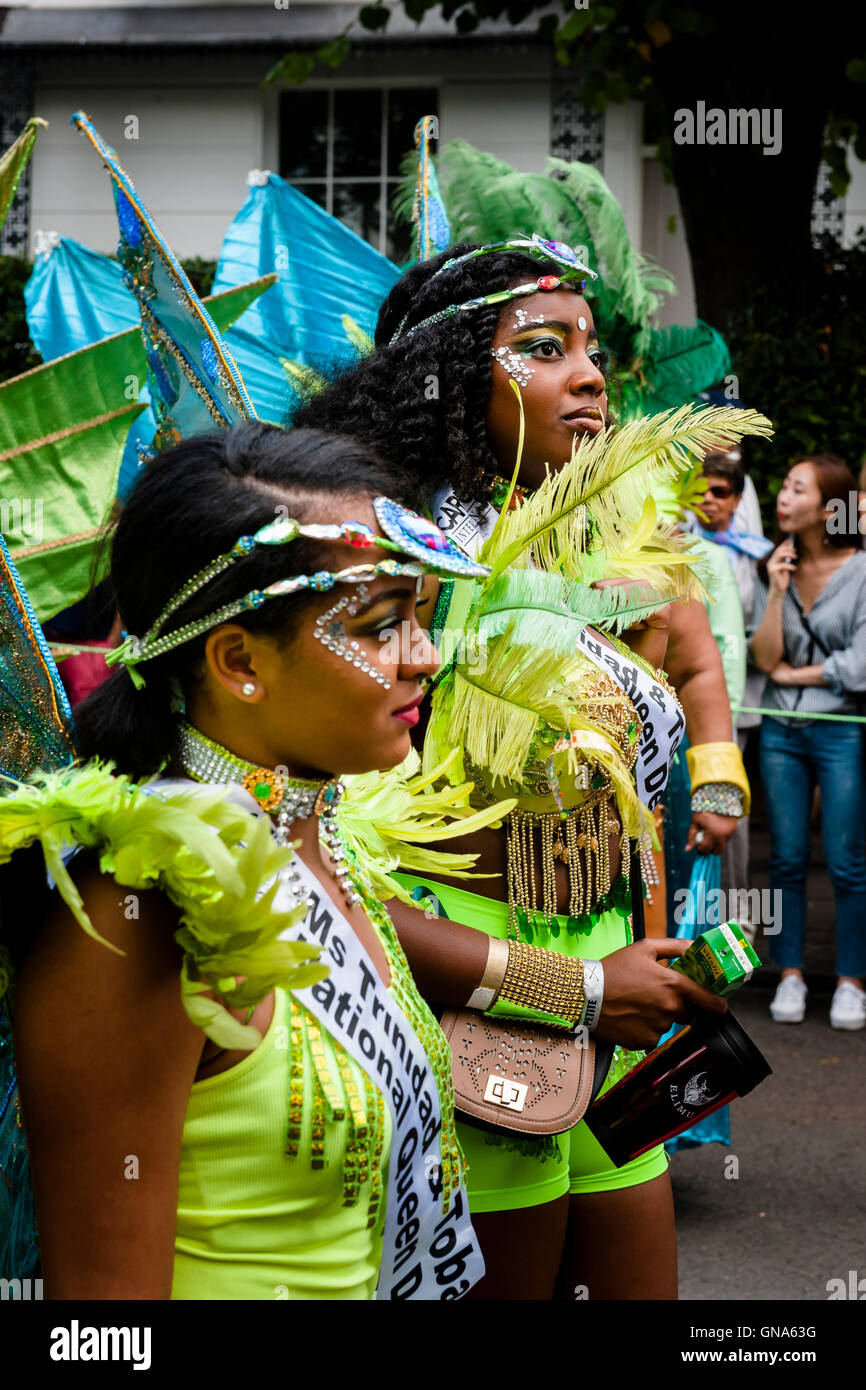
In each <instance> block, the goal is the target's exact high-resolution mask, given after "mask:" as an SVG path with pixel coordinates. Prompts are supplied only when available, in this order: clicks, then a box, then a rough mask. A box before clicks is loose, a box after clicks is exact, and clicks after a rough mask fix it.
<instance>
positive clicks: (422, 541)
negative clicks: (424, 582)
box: [373, 497, 490, 579]
mask: <svg viewBox="0 0 866 1390" xmlns="http://www.w3.org/2000/svg"><path fill="white" fill-rule="evenodd" d="M373 510H374V511H375V513H376V520H377V521H378V522H379V525H380V526H381V528H382V530H383V532H384V533H385V535H386V536H387V537H388V540H390V541H393V542H394V543H395V544H396V545H398V546H399V547H400V549H401V550H402V551H403V553H404V554H406V555H408V556H410V558H411V559H413V560H421V561H422V562H423V564H424V568H425V570H426V571H428V572H429V573H431V574H444V575H458V576H460V577H463V576H466V577H469V578H478V579H480V578H483V577H484V576H485V575H487V574H489V573H490V570H489V568H488V566H487V565H479V564H478V563H477V562H476V561H475V560H472V559H470V557H469V556H468V555H467V554H465V552H464V551H462V550H461V549H460V547H459V545H456V544H455V543H454V541H452V540H450V539H449V538H448V536H446V535H445V533H444V531H440V530H439V527H438V526H436V525H435V523H434V522H432V521H428V520H427V519H426V517H423V516H418V514H417V513H416V512H410V511H409V510H408V508H407V507H401V506H400V504H399V502H392V501H391V499H390V497H376V498H374V500H373Z"/></svg>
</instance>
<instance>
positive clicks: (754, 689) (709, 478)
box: [696, 448, 773, 929]
mask: <svg viewBox="0 0 866 1390" xmlns="http://www.w3.org/2000/svg"><path fill="white" fill-rule="evenodd" d="M703 472H704V482H705V490H704V496H703V500H702V502H701V504H700V505H701V511H702V513H703V518H704V519H703V525H698V526H697V527H696V530H697V531H698V532H699V534H700V535H702V536H703V537H704V539H705V540H708V541H712V542H714V543H715V544H716V545H719V546H722V547H723V548H724V551H725V554H726V555H727V557H728V559H729V561H730V563H731V568H732V570H733V572H734V578H735V579H736V581H737V588H738V589H739V591H740V601H741V602H742V605H743V622H744V625H745V629H746V638H747V639H748V638H749V637H750V636H751V634H752V614H753V610H754V605H755V575H756V571H757V566H758V561H759V560H761V559H763V557H764V555H766V554H768V553H769V551H771V550H772V549H773V543H772V541H768V540H766V539H765V538H764V537H763V536H759V535H754V534H752V533H751V532H748V531H744V530H741V529H740V528H739V527H738V525H737V522H736V521H735V519H734V518H735V513H736V511H737V508H738V506H739V504H740V501H741V499H742V496H743V489H744V487H745V472H744V470H743V464H742V459H741V453H740V450H739V448H735V449H732V450H731V452H730V453H728V454H708V455H707V457H706V458H705V459H704V465H703ZM765 681H766V676H765V675H764V674H763V672H761V671H756V670H755V669H754V667H751V666H750V667H748V668H747V673H746V688H745V692H744V694H743V704H744V705H745V706H746V708H755V707H756V706H759V705H760V703H761V696H762V694H763V690H764V684H765ZM734 722H735V726H736V735H737V742H738V744H739V746H740V752H744V751H745V747H746V741H747V739H748V733H749V729H751V728H754V727H756V726H757V725H758V724H760V722H761V716H760V715H759V714H739V715H737V714H735V715H734ZM722 887H723V888H724V889H726V890H730V889H732V888H748V887H749V819H748V816H743V817H742V818H741V820H740V821H739V822H738V824H737V829H736V831H735V832H734V835H733V836H732V838H731V839H730V840H729V841H728V844H727V846H726V848H725V850H724V851H723V853H722ZM742 925H743V927H744V928H746V929H748V927H749V925H750V924H749V923H742Z"/></svg>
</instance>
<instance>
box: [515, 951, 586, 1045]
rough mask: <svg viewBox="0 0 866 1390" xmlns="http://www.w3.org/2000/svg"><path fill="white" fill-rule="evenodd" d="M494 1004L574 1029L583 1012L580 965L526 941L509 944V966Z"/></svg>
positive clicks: (573, 959) (584, 998) (584, 996)
mask: <svg viewBox="0 0 866 1390" xmlns="http://www.w3.org/2000/svg"><path fill="white" fill-rule="evenodd" d="M496 1002H497V1003H498V1004H500V1005H509V1004H511V1005H514V1006H516V1007H517V1008H521V1009H534V1010H537V1011H539V1012H541V1013H545V1014H550V1015H552V1021H555V1020H557V1019H564V1020H565V1021H566V1023H567V1025H568V1026H569V1027H576V1026H577V1025H578V1024H579V1023H581V1022H582V1020H583V1015H584V1013H585V1011H586V993H585V990H584V987H583V961H582V960H581V959H580V957H571V956H561V955H558V954H557V953H556V952H554V951H545V950H543V949H542V948H541V947H540V946H528V945H527V944H526V942H525V941H509V942H508V966H507V969H506V971H505V978H504V980H503V981H502V987H501V989H500V991H499V996H498V999H497V1001H496Z"/></svg>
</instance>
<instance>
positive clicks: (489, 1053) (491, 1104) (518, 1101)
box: [440, 1009, 606, 1135]
mask: <svg viewBox="0 0 866 1390" xmlns="http://www.w3.org/2000/svg"><path fill="white" fill-rule="evenodd" d="M440 1022H441V1025H442V1031H443V1032H444V1034H445V1036H446V1038H447V1039H448V1043H449V1045H450V1047H451V1076H452V1079H453V1081H454V1101H455V1105H456V1108H457V1110H458V1111H459V1112H460V1113H461V1114H462V1115H463V1116H465V1117H466V1118H467V1119H469V1120H472V1121H474V1122H475V1123H481V1124H483V1125H489V1126H491V1127H492V1128H495V1129H507V1130H515V1131H519V1132H520V1133H524V1134H538V1135H544V1134H562V1133H564V1131H565V1130H567V1129H571V1128H572V1126H573V1125H576V1124H577V1122H578V1121H579V1120H581V1119H582V1118H583V1115H584V1112H585V1110H586V1109H587V1107H588V1105H589V1103H590V1100H591V1098H592V1092H593V1079H594V1075H595V1043H594V1042H593V1040H592V1039H591V1038H590V1037H589V1035H588V1033H587V1032H586V1030H585V1029H580V1030H579V1031H578V1032H577V1033H570V1032H566V1031H565V1030H564V1029H563V1030H560V1029H555V1028H550V1027H547V1026H542V1025H539V1024H534V1023H525V1022H524V1021H523V1020H522V1019H511V1018H487V1017H486V1016H485V1015H484V1014H481V1013H478V1012H476V1011H475V1010H474V1009H446V1011H445V1012H444V1013H443V1015H442V1018H441V1020H440ZM605 1070H606V1069H605Z"/></svg>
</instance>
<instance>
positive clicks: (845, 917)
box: [752, 454, 866, 1029]
mask: <svg viewBox="0 0 866 1390" xmlns="http://www.w3.org/2000/svg"><path fill="white" fill-rule="evenodd" d="M855 490H856V485H855V482H854V477H853V474H852V473H851V472H850V470H849V469H848V468H847V467H846V465H845V464H844V463H843V462H842V461H841V459H838V458H835V457H834V456H833V455H831V454H823V455H810V456H809V457H806V458H802V459H798V460H797V461H796V462H795V463H794V464H793V466H792V467H791V469H790V471H789V473H788V475H787V477H786V478H785V481H784V483H783V484H782V489H781V491H780V493H779V496H778V498H777V512H778V518H779V530H780V532H781V534H782V536H783V539H782V541H781V543H780V544H779V545H777V546H776V548H775V550H774V551H773V554H772V555H771V556H770V558H769V559H768V561H767V563H766V580H764V579H763V578H762V576H761V575H760V574H759V580H758V584H757V588H756V604H755V615H754V622H755V625H756V628H755V634H754V637H753V638H752V656H753V658H754V661H755V663H756V665H757V666H759V667H760V669H761V670H762V671H765V672H766V673H767V675H768V677H769V679H768V681H767V687H766V691H765V694H764V702H765V704H766V705H767V706H769V707H772V708H776V709H778V710H779V711H780V716H779V717H778V718H777V717H775V716H765V718H764V721H763V725H762V728H761V773H762V776H763V781H764V791H765V793H766V799H767V814H768V818H769V822H770V887H771V889H780V890H781V893H782V930H781V933H780V934H779V935H778V936H774V937H771V946H770V954H771V958H772V960H773V962H774V964H775V965H778V966H779V967H780V970H781V980H780V982H779V987H778V989H777V990H776V994H775V997H774V999H773V1002H772V1004H771V1005H770V1014H771V1016H772V1018H773V1019H774V1020H775V1022H776V1023H800V1022H802V1020H803V1018H804V1016H805V1010H806V995H807V989H806V984H805V981H804V979H803V943H804V936H805V928H806V876H807V872H808V867H809V850H810V843H809V839H810V835H809V832H810V825H809V818H810V810H811V805H812V794H813V790H814V787H815V784H816V782H817V784H818V786H819V787H820V789H821V808H822V836H823V841H824V852H825V855H826V858H827V869H828V871H829V874H830V879H831V882H832V884H833V891H834V895H835V899H836V964H837V971H838V981H837V988H836V991H835V993H834V995H833V1002H832V1004H831V1007H830V1025H831V1027H833V1028H846V1029H858V1028H863V1027H866V994H864V991H863V976H864V975H866V856H864V849H863V825H864V817H866V779H864V769H863V757H862V725H860V724H858V723H847V722H837V721H834V720H832V719H831V720H825V719H809V718H805V719H804V718H797V717H794V718H790V717H789V718H785V717H783V716H782V713H781V712H782V711H785V710H789V711H795V712H796V714H806V715H856V714H858V712H859V710H860V709H862V695H863V693H864V692H866V553H864V552H863V550H862V548H861V545H862V537H861V536H860V534H859V531H858V529H857V527H856V524H855V526H854V529H853V531H852V529H851V522H852V517H851V512H850V508H849V506H848V498H849V496H850V494H851V493H852V492H853V491H855ZM840 502H841V503H842V505H841V508H840V506H839V503H840ZM834 504H835V505H834Z"/></svg>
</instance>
